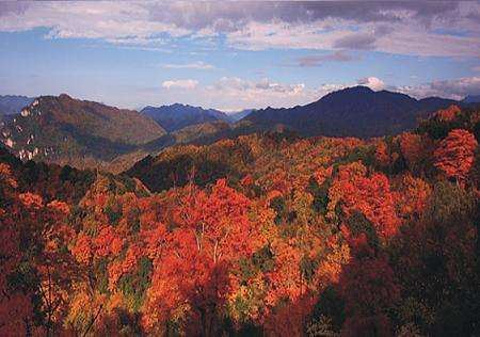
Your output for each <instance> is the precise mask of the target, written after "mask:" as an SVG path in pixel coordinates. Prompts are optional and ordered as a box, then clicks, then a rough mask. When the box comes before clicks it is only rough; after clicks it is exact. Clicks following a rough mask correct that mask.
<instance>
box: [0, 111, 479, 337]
mask: <svg viewBox="0 0 480 337" xmlns="http://www.w3.org/2000/svg"><path fill="white" fill-rule="evenodd" d="M479 117H480V114H479V113H478V112H476V111H474V110H460V109H453V108H452V109H449V110H446V111H443V112H440V113H438V114H437V115H435V116H433V117H432V119H431V120H429V121H424V122H422V124H421V126H420V127H419V128H418V129H417V130H414V131H412V132H408V133H403V134H401V135H396V136H393V137H387V138H382V139H380V138H376V139H370V140H360V139H354V138H323V137H319V138H307V139H299V138H296V137H292V136H291V135H289V134H284V133H266V134H263V135H259V134H254V135H249V136H241V137H238V138H235V139H228V140H222V141H220V142H217V143H215V144H212V145H208V146H207V145H202V146H200V145H198V146H194V145H186V146H181V147H175V148H171V149H168V150H165V151H164V152H162V153H161V154H160V155H159V156H158V157H157V158H155V159H151V160H147V161H145V162H143V163H142V165H141V167H140V169H139V168H138V167H137V169H138V170H137V171H136V172H133V171H132V172H129V174H130V176H128V175H125V174H124V175H111V174H103V173H96V174H94V173H93V172H83V171H74V170H72V169H70V168H61V167H57V166H47V165H44V164H35V163H21V162H18V161H16V160H15V158H13V157H8V156H7V155H4V156H3V157H2V160H1V162H0V241H1V242H0V262H1V263H0V335H1V336H19V335H21V336H23V335H27V336H185V335H186V336H230V335H231V336H252V335H253V336H255V335H256V336H304V335H305V336H475V335H478V334H479V333H480V330H479V324H478V313H479V312H480V307H479V304H478V303H480V297H479V293H478V289H479V287H480V264H479V261H480V255H479V254H480V248H479V247H480V244H479V240H478V219H479V218H480V213H479V202H478V196H479V190H478V188H479V186H480V179H479V174H478V172H480V165H479V162H478V159H477V158H478V154H477V151H478V149H477V147H478V143H477V142H478V139H477V138H476V137H478V121H479V120H480V118H479ZM27 172H28V173H32V172H34V173H36V174H35V179H33V178H32V176H31V175H28V174H27ZM140 173H141V174H140ZM142 177H144V180H145V184H144V182H143V181H142ZM146 186H148V187H149V188H147V187H146Z"/></svg>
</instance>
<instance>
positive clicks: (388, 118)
mask: <svg viewBox="0 0 480 337" xmlns="http://www.w3.org/2000/svg"><path fill="white" fill-rule="evenodd" d="M458 103H459V102H457V101H454V100H449V99H443V98H439V97H429V98H425V99H421V100H417V99H415V98H413V97H410V96H408V95H405V94H400V93H395V92H390V91H385V90H383V91H378V92H375V91H373V90H371V89H370V88H368V87H363V86H357V87H352V88H347V89H343V90H340V91H336V92H332V93H330V94H328V95H326V96H324V97H322V98H321V99H319V100H318V101H316V102H313V103H310V104H307V105H304V106H296V107H294V108H290V109H272V108H267V109H264V110H256V111H253V112H252V113H251V114H249V115H248V116H247V117H245V118H244V119H243V122H244V124H245V126H246V127H251V128H253V129H255V130H266V129H270V128H271V127H272V126H275V125H279V124H280V125H283V126H286V127H288V128H290V129H292V130H294V131H296V132H298V133H300V134H302V135H304V136H318V135H324V136H339V137H344V136H354V137H376V136H383V135H388V134H396V133H400V132H402V131H405V130H408V129H411V128H413V127H415V125H416V124H417V121H418V119H419V118H422V117H427V116H428V114H429V113H431V112H433V111H436V110H438V109H443V108H446V107H448V106H450V105H452V104H458Z"/></svg>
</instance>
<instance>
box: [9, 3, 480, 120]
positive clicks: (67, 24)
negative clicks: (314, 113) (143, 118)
mask: <svg viewBox="0 0 480 337" xmlns="http://www.w3.org/2000/svg"><path fill="white" fill-rule="evenodd" d="M0 50H1V53H0V94H17V95H27V96H40V95H58V94H60V93H68V94H69V95H71V96H73V97H78V98H82V99H89V100H95V101H100V102H103V103H106V104H109V105H114V106H118V107H125V108H133V109H140V108H142V107H144V106H147V105H151V106H159V105H166V104H173V103H176V102H179V103H184V104H190V105H194V106H202V107H205V108H216V109H220V110H224V111H227V112H229V111H238V110H241V109H247V108H265V107H268V106H271V107H292V106H295V105H299V104H306V103H309V102H312V101H315V100H317V99H319V98H320V97H322V96H323V95H325V94H327V93H328V92H331V91H334V90H339V89H341V88H344V87H348V86H353V85H358V84H362V85H366V86H369V87H370V88H372V89H373V90H384V89H385V90H393V91H399V92H403V93H406V94H409V95H412V96H414V97H417V98H422V97H427V96H442V97H448V98H454V99H461V98H463V97H464V96H465V95H469V94H477V95H478V94H480V2H479V1H468V2H456V1H445V2H435V1H428V2H427V1H424V2H422V1H406V2H402V1H383V2H382V1H380V2H376V1H368V2H361V1H355V2H350V1H341V2H313V1H308V2H287V1H282V2H248V1H239V2H194V1H189V2H153V1H148V2H113V1H111V2H108V1H105V2H104V1H82V2H75V1H70V2H60V1H55V2H48V1H47V2H45V1H42V2H18V1H16V2H0Z"/></svg>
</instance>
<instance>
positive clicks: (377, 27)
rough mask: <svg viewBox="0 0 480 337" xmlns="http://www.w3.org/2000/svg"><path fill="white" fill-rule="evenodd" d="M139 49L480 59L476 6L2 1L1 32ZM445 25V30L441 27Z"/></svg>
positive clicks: (478, 8)
mask: <svg viewBox="0 0 480 337" xmlns="http://www.w3.org/2000/svg"><path fill="white" fill-rule="evenodd" d="M38 27H46V28H48V29H49V33H48V35H47V37H49V38H88V39H103V40H106V41H108V42H110V43H115V44H121V45H137V46H142V45H143V46H158V45H168V44H169V43H170V42H171V41H172V39H176V38H181V37H185V38H188V39H191V40H192V41H199V42H201V41H203V40H204V39H206V38H211V37H222V38H224V39H225V42H226V43H227V44H228V45H229V46H230V47H232V48H238V49H252V50H256V49H267V48H290V49H292V48H305V49H321V50H333V51H337V50H372V51H380V52H386V53H392V54H403V55H420V56H453V57H477V56H480V39H479V38H478V36H480V3H479V2H455V1H435V2H426V1H420V2H413V1H405V2H397V1H384V2H355V3H351V2H268V3H262V2H248V1H247V2H243V1H242V2H236V3H232V2H226V3H209V2H161V3H157V2H69V3H68V5H66V4H64V3H60V2H41V3H36V2H29V3H23V2H21V3H18V2H16V3H10V2H7V3H4V2H2V3H0V31H3V32H14V31H25V30H30V29H34V28H38ZM445 27H448V29H445Z"/></svg>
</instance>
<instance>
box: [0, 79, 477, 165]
mask: <svg viewBox="0 0 480 337" xmlns="http://www.w3.org/2000/svg"><path fill="white" fill-rule="evenodd" d="M1 98H2V99H0V101H1V102H6V103H4V106H6V107H4V108H3V111H4V113H8V114H9V116H8V118H7V119H4V120H3V122H1V123H0V140H1V142H3V143H4V144H5V146H6V147H7V148H9V150H10V151H11V152H12V153H14V154H15V155H17V156H19V157H20V158H21V159H22V160H30V159H32V160H35V161H46V162H54V163H59V164H69V165H72V166H75V167H79V168H85V167H100V168H102V169H105V170H109V171H113V172H121V171H123V170H125V169H128V168H129V167H131V166H132V165H133V164H134V163H136V162H137V161H139V160H140V159H142V158H144V157H145V156H147V155H156V154H157V153H159V152H160V151H161V150H163V149H164V148H166V147H170V146H172V145H175V144H184V143H196V144H209V143H212V142H214V141H216V140H219V139H222V138H233V137H235V136H238V135H242V134H249V133H255V132H265V131H268V130H278V129H281V130H283V129H288V130H290V131H293V132H295V133H297V134H299V135H301V136H338V137H344V136H352V137H360V138H368V137H377V136H383V135H390V134H397V133H400V132H402V131H405V130H409V129H413V128H414V127H415V126H416V125H417V123H418V121H419V120H421V119H424V118H426V117H428V116H429V115H430V114H431V113H432V112H434V111H436V110H439V109H443V108H446V107H448V106H450V105H452V104H457V105H464V104H467V103H471V102H474V98H468V100H467V99H466V100H465V101H455V100H450V99H444V98H439V97H429V98H424V99H420V100H417V99H415V98H412V97H410V96H408V95H405V94H401V93H395V92H389V91H378V92H375V91H373V90H371V89H369V88H367V87H363V86H357V87H352V88H347V89H343V90H340V91H336V92H332V93H330V94H328V95H326V96H324V97H322V98H320V99H319V100H318V101H315V102H312V103H310V104H307V105H304V106H296V107H293V108H281V109H274V108H267V109H261V110H245V111H241V112H238V113H235V114H226V113H224V112H222V111H219V110H214V109H203V108H201V107H194V106H190V105H183V104H173V105H169V106H160V107H151V106H147V107H145V108H144V109H142V110H141V111H140V112H137V111H134V110H127V109H118V108H115V107H110V106H107V105H104V104H100V103H96V102H91V101H83V100H78V99H74V98H72V97H70V96H68V95H66V94H62V95H60V96H58V97H57V96H42V97H38V98H36V99H32V98H28V97H23V96H2V97H1ZM26 105H27V106H26ZM25 106H26V107H25ZM15 112H16V113H15Z"/></svg>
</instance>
